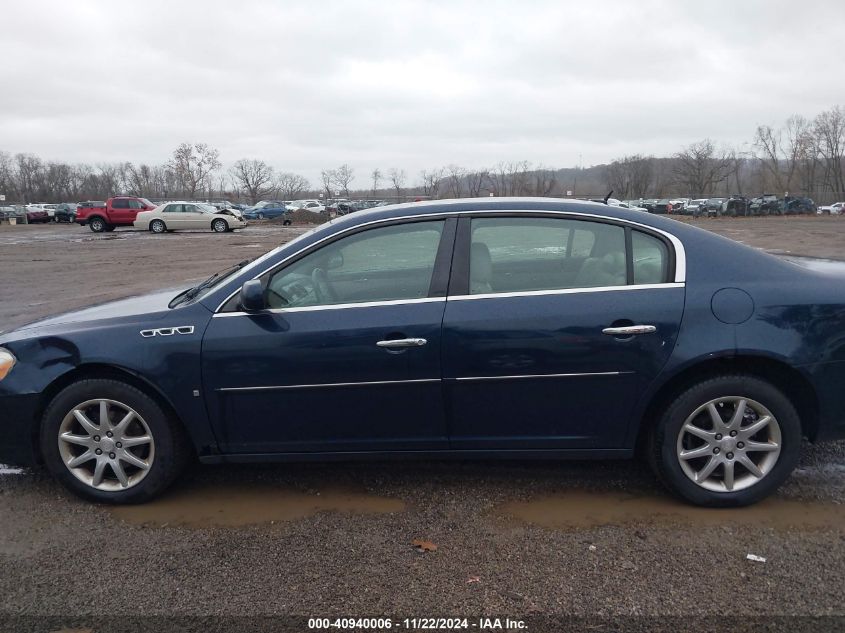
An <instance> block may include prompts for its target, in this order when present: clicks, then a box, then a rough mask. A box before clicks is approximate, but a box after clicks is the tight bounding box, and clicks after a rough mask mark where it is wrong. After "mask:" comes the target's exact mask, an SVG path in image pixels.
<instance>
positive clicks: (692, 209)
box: [681, 198, 707, 218]
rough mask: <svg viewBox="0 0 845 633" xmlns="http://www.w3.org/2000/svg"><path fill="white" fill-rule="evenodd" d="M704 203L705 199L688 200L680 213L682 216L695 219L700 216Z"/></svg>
mask: <svg viewBox="0 0 845 633" xmlns="http://www.w3.org/2000/svg"><path fill="white" fill-rule="evenodd" d="M706 202H707V198H696V199H694V200H690V201H689V202H687V204H686V205H685V206H684V209H683V211H682V212H681V213H683V214H684V215H691V216H693V217H696V218H697V217H698V216H699V215H700V214H701V208H702V206H703V205H704V204H705V203H706Z"/></svg>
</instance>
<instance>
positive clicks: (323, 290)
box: [311, 268, 337, 303]
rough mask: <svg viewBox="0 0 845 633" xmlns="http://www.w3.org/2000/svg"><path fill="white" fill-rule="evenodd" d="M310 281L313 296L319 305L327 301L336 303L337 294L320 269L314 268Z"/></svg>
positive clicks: (324, 272) (323, 271)
mask: <svg viewBox="0 0 845 633" xmlns="http://www.w3.org/2000/svg"><path fill="white" fill-rule="evenodd" d="M311 281H312V282H314V294H316V295H317V300H318V301H320V302H321V303H323V302H325V301H326V300H327V299H328V300H329V301H337V293H335V291H334V288H332V286H331V284H330V283H329V278H328V275H326V271H325V270H323V269H322V268H315V269H314V270H313V272H312V273H311Z"/></svg>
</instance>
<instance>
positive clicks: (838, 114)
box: [813, 106, 845, 191]
mask: <svg viewBox="0 0 845 633" xmlns="http://www.w3.org/2000/svg"><path fill="white" fill-rule="evenodd" d="M813 131H814V133H815V136H816V139H817V142H818V149H819V152H820V154H821V155H822V157H823V158H824V160H825V163H826V166H825V184H827V186H828V187H830V188H831V190H832V191H845V173H843V170H842V168H843V162H842V159H843V153H845V109H843V108H842V106H836V107H833V108H831V109H830V110H827V111H826V112H822V113H821V114H819V115H818V116H817V117H816V118H815V120H814V121H813Z"/></svg>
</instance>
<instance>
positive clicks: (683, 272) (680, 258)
mask: <svg viewBox="0 0 845 633" xmlns="http://www.w3.org/2000/svg"><path fill="white" fill-rule="evenodd" d="M479 213H483V214H491V213H495V214H500V213H501V214H505V215H508V214H510V215H517V216H519V215H531V214H548V215H561V216H569V217H570V218H571V219H574V220H577V219H579V218H589V219H594V220H602V221H608V220H610V221H611V222H619V223H621V224H624V225H626V226H631V227H639V228H643V229H646V230H647V231H654V232H655V233H659V234H660V235H662V236H664V237H665V238H666V239H668V240H669V241H670V242H671V243H672V246H673V248H674V249H675V280H674V282H667V283H676V284H678V283H680V284H683V283H684V282H686V279H687V258H686V251H685V250H684V244H683V242H681V240H680V239H678V238H677V237H675V236H674V235H672V234H671V233H668V232H667V231H664V230H662V229H658V228H656V227H653V226H649V225H648V224H642V223H640V222H635V221H634V220H626V219H622V218H614V217H610V216H606V215H599V214H597V213H582V212H580V211H561V210H557V209H473V210H466V209H464V210H463V211H443V212H434V213H417V214H412V215H402V216H396V217H392V218H380V219H378V220H371V221H370V222H363V223H361V224H355V225H353V226H350V227H349V228H347V229H344V230H342V231H338V232H337V233H332V234H331V235H327V236H325V237H323V238H321V239H319V240H317V241H316V242H314V243H313V244H309V245H308V246H304V247H302V248H300V249H299V250H297V251H294V252H293V253H291V254H290V255H288V256H287V257H285V258H284V259H282V260H281V261H279V262H276V263H275V264H273V265H272V266H269V267H267V268H265V269H263V270H262V271H261V272H260V273H258V274H255V275H253V276H252V279H258V278H259V277H261V276H262V275H265V274H267V273H268V272H270V271H271V270H273V269H275V268H278V267H280V266H282V265H284V264H285V263H286V262H288V261H289V260H291V259H293V258H294V257H296V256H298V255H300V254H301V253H304V252H305V251H307V250H310V249H313V248H316V247H317V246H319V245H320V244H322V243H323V242H326V241H328V240H334V239H337V238H340V237H342V236H343V235H345V234H346V233H350V232H352V231H356V230H358V229H361V228H362V227H366V226H373V225H377V224H386V223H391V222H397V221H401V220H417V219H430V220H432V221H436V220H442V219H444V218H448V217H456V216H472V215H475V214H479ZM283 247H284V246H281V247H279V248H283ZM654 285H666V284H654ZM584 290H590V289H584ZM239 291H240V289H238V290H235V291H234V292H232V293H231V294H229V295H228V296H227V297H226V298H225V299H223V301H221V302H220V303H219V304H218V305H217V308H216V309H215V310H214V312H215V316H217V314H218V313H220V310H222V309H223V306H224V305H226V303H227V302H228V301H229V300H231V298H232V297H234V296H235V295H236V294H237V293H238V292H239ZM211 293H212V294H213V293H214V290H212V291H211ZM476 296H477V295H476ZM343 305H352V304H343ZM228 314H241V313H228Z"/></svg>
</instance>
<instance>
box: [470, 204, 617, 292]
mask: <svg viewBox="0 0 845 633" xmlns="http://www.w3.org/2000/svg"><path fill="white" fill-rule="evenodd" d="M471 236H472V237H471V245H470V264H469V277H470V288H469V292H470V294H488V293H503V292H526V291H535V290H558V289H568V288H590V287H597V286H624V285H625V284H626V283H627V269H626V251H625V229H624V228H622V227H621V226H616V225H612V224H605V223H601V222H590V221H583V220H570V219H558V218H539V217H526V218H475V219H473V220H472V224H471Z"/></svg>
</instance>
